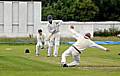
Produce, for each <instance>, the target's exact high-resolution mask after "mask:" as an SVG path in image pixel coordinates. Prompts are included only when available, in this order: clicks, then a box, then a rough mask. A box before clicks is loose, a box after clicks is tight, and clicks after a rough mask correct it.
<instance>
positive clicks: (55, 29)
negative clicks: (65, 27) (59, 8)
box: [47, 21, 60, 33]
mask: <svg viewBox="0 0 120 76" xmlns="http://www.w3.org/2000/svg"><path fill="white" fill-rule="evenodd" d="M47 25H48V31H49V33H53V32H54V33H57V32H59V26H60V22H56V21H52V24H50V23H48V24H47Z"/></svg>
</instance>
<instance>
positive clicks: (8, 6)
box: [0, 1, 41, 37]
mask: <svg viewBox="0 0 120 76" xmlns="http://www.w3.org/2000/svg"><path fill="white" fill-rule="evenodd" d="M40 21H41V2H38V1H37V2H35V1H34V2H33V1H32V2H31V1H30V2H28V1H24V2H22V1H0V37H18V36H20V37H21V36H27V35H28V34H29V33H36V32H37V31H36V30H37V29H38V26H39V25H40Z"/></svg>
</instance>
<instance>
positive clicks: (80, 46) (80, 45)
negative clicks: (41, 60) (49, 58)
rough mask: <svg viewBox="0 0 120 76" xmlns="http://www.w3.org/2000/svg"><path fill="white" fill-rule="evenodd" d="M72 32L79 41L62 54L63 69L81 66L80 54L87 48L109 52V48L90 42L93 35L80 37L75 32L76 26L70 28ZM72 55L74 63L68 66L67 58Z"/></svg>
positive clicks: (87, 34)
mask: <svg viewBox="0 0 120 76" xmlns="http://www.w3.org/2000/svg"><path fill="white" fill-rule="evenodd" d="M70 31H71V32H72V33H73V34H74V35H75V39H76V40H77V41H76V42H75V43H74V44H73V45H72V46H71V47H69V48H68V49H67V50H66V51H64V53H63V54H62V59H61V64H62V66H63V67H71V66H77V65H79V64H80V54H81V53H83V51H84V50H85V49H86V48H89V47H95V48H99V49H101V50H105V51H109V50H108V49H107V48H105V47H103V46H100V45H98V44H96V43H95V42H93V41H92V40H90V38H91V34H90V33H86V34H85V35H84V36H81V35H79V33H77V32H76V31H75V30H74V26H70ZM69 55H72V56H73V62H71V63H69V64H67V62H66V57H67V56H69Z"/></svg>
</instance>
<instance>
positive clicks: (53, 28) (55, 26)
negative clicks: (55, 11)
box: [47, 15, 60, 57]
mask: <svg viewBox="0 0 120 76" xmlns="http://www.w3.org/2000/svg"><path fill="white" fill-rule="evenodd" d="M47 19H48V24H47V27H48V32H49V36H48V39H47V40H48V57H50V56H52V48H54V51H53V56H54V57H57V56H58V49H59V45H60V31H59V26H60V22H56V21H53V17H52V16H51V15H48V17H47Z"/></svg>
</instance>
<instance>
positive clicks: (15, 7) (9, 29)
mask: <svg viewBox="0 0 120 76" xmlns="http://www.w3.org/2000/svg"><path fill="white" fill-rule="evenodd" d="M41 8H42V7H41V2H25V1H24V2H21V1H0V37H24V36H29V34H33V35H36V33H37V30H38V29H39V28H43V31H44V32H45V33H46V34H48V30H47V21H41ZM69 25H74V26H75V28H76V30H77V31H78V32H80V33H81V34H84V33H87V32H90V33H91V34H92V36H93V32H94V31H97V30H103V29H108V28H111V27H116V28H118V29H120V22H72V21H70V22H62V24H61V26H60V31H61V36H62V37H71V33H70V31H69V30H68V26H69Z"/></svg>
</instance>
